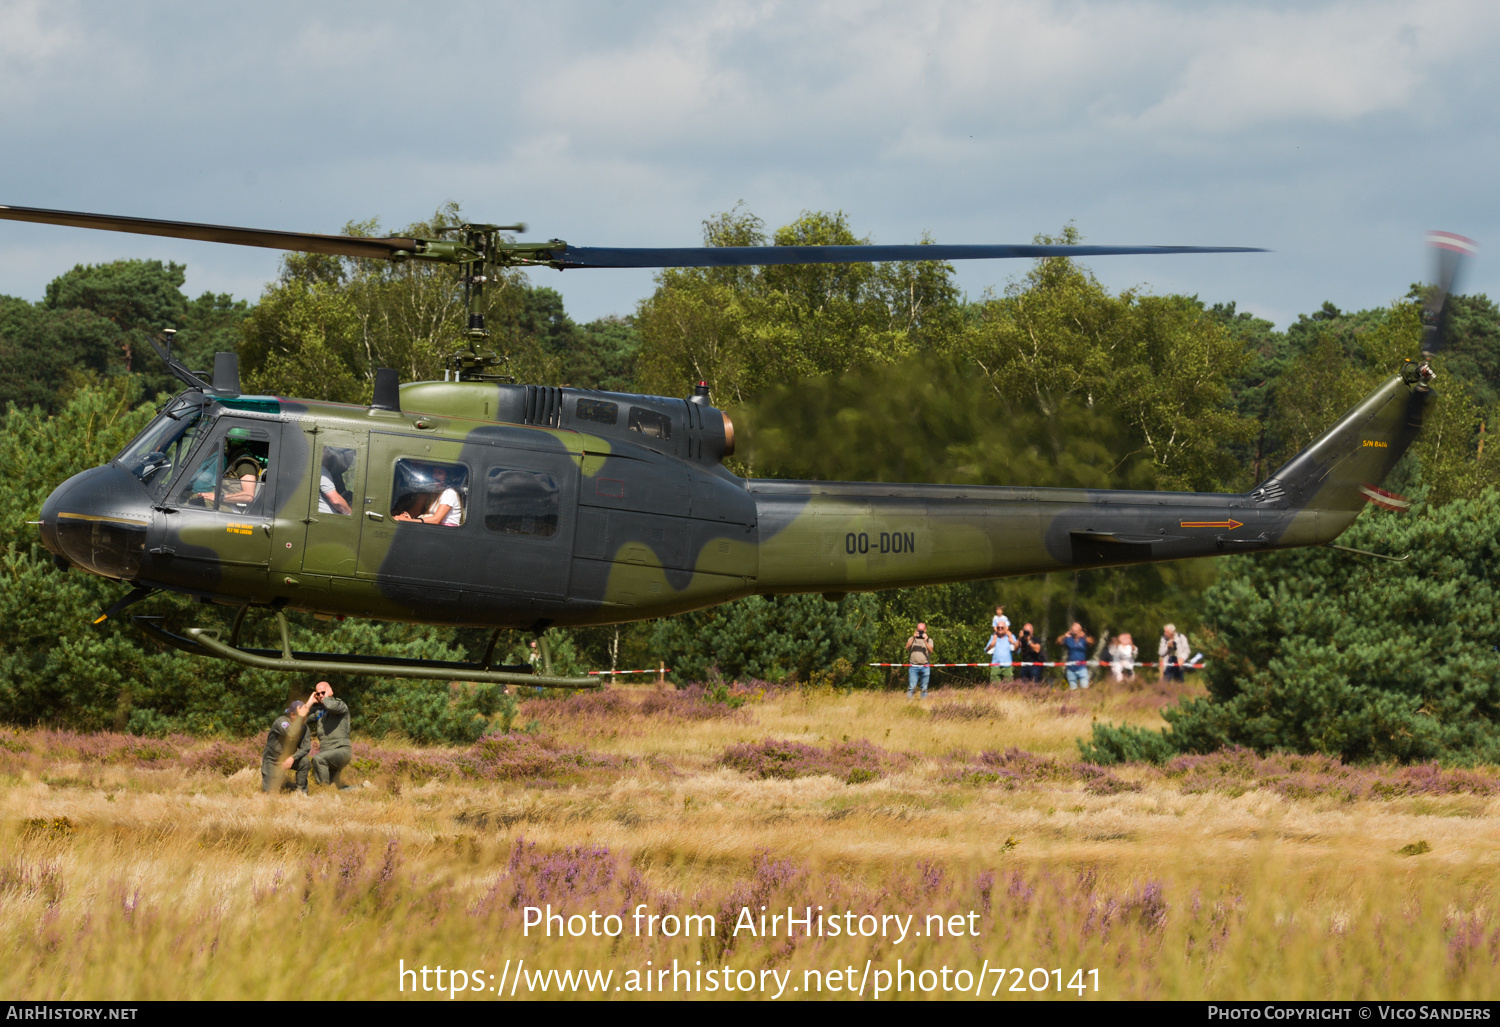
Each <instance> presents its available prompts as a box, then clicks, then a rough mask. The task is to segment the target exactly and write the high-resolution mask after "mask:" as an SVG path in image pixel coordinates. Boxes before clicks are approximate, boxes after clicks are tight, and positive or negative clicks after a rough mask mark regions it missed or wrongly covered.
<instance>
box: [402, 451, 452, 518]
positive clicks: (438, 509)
mask: <svg viewBox="0 0 1500 1027" xmlns="http://www.w3.org/2000/svg"><path fill="white" fill-rule="evenodd" d="M430 473H431V474H432V480H433V482H434V483H435V484H436V485H437V487H438V490H439V491H438V493H437V497H436V498H435V499H433V500H432V502H431V504H430V505H429V506H428V507H427V512H426V513H424V514H421V515H420V516H417V517H413V516H412V515H411V514H409V513H405V512H402V513H398V514H396V516H395V517H394V518H392V519H393V520H397V521H409V522H413V523H421V524H441V525H442V526H443V527H445V528H456V527H458V526H459V525H460V524H462V523H463V504H462V502H461V501H460V500H459V498H458V490H457V489H452V488H449V487H448V468H446V467H443V466H441V465H436V466H434V467H433V468H432V469H431V472H430Z"/></svg>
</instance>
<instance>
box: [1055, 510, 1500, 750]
mask: <svg viewBox="0 0 1500 1027" xmlns="http://www.w3.org/2000/svg"><path fill="white" fill-rule="evenodd" d="M1339 542H1340V544H1342V545H1348V546H1352V547H1356V548H1360V549H1368V550H1372V551H1374V552H1380V553H1390V554H1406V553H1410V554H1411V559H1410V560H1409V561H1407V562H1406V563H1402V564H1392V563H1389V562H1386V561H1382V560H1374V559H1370V558H1361V557H1357V556H1353V555H1350V554H1346V553H1339V552H1334V551H1330V550H1327V549H1307V550H1299V551H1293V552H1286V553H1273V554H1265V555H1261V556H1244V557H1238V558H1232V559H1230V560H1228V561H1226V566H1225V569H1224V572H1223V574H1222V575H1221V576H1220V578H1219V581H1218V582H1217V583H1216V584H1215V585H1214V586H1213V587H1212V588H1210V589H1209V590H1208V591H1207V593H1205V595H1204V599H1203V607H1204V612H1205V615H1206V618H1207V620H1208V622H1209V623H1210V624H1211V625H1212V626H1213V629H1214V630H1213V633H1212V634H1211V635H1205V636H1204V639H1203V643H1204V644H1203V648H1204V651H1205V653H1206V654H1207V656H1208V658H1209V665H1208V672H1207V677H1208V687H1209V696H1208V698H1206V699H1197V700H1192V701H1189V702H1185V703H1183V704H1181V705H1180V706H1178V707H1176V708H1174V709H1168V710H1166V711H1165V712H1164V714H1163V715H1164V716H1165V718H1166V720H1167V723H1168V724H1169V725H1170V728H1169V729H1168V730H1167V731H1166V732H1164V733H1156V732H1147V731H1140V730H1137V729H1131V728H1120V727H1115V726H1112V725H1103V724H1100V725H1095V728H1094V733H1093V738H1092V740H1091V741H1089V742H1082V743H1080V744H1081V745H1082V747H1083V750H1084V753H1085V755H1086V756H1088V758H1090V759H1095V760H1097V761H1098V762H1106V761H1110V762H1116V761H1119V760H1123V759H1152V760H1157V761H1159V760H1161V759H1162V758H1164V757H1165V756H1166V755H1170V754H1172V753H1202V752H1210V751H1213V750H1214V749H1218V748H1221V747H1223V746H1226V745H1241V746H1245V747H1247V748H1251V749H1255V750H1256V751H1257V752H1262V753H1264V752H1267V751H1271V750H1283V751H1288V752H1297V753H1314V752H1320V753H1327V754H1329V755H1336V756H1339V757H1341V758H1342V759H1344V760H1345V761H1346V762H1349V761H1361V760H1395V761H1399V762H1403V763H1409V762H1414V761H1419V760H1433V759H1440V760H1444V761H1448V762H1456V763H1472V762H1476V761H1483V762H1495V761H1497V760H1500V656H1497V654H1496V652H1495V650H1494V646H1495V643H1496V640H1497V637H1500V626H1497V623H1496V615H1497V610H1500V496H1497V495H1496V494H1495V493H1494V492H1493V491H1490V492H1486V493H1485V494H1483V495H1482V496H1481V497H1480V498H1478V499H1475V500H1456V501H1454V502H1452V503H1448V504H1447V505H1445V506H1442V507H1438V508H1431V507H1423V506H1420V505H1419V506H1417V507H1416V508H1414V511H1413V513H1411V514H1408V515H1399V514H1387V513H1378V512H1376V511H1373V510H1371V511H1369V512H1367V513H1365V514H1364V515H1363V516H1362V517H1360V519H1359V520H1358V521H1357V522H1356V523H1355V525H1354V526H1353V527H1352V528H1351V529H1350V530H1349V531H1348V532H1347V533H1346V534H1345V535H1344V536H1343V537H1342V538H1340V539H1339Z"/></svg>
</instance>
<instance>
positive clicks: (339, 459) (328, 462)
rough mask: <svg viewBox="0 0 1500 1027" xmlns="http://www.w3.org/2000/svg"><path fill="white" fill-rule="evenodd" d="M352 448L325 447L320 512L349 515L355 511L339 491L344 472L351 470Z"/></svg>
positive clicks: (319, 487) (320, 481)
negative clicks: (350, 457) (350, 456)
mask: <svg viewBox="0 0 1500 1027" xmlns="http://www.w3.org/2000/svg"><path fill="white" fill-rule="evenodd" d="M352 452H353V451H352V450H343V449H333V448H325V449H324V450H323V473H322V474H321V475H320V476H319V479H318V513H326V514H339V515H341V516H344V517H348V516H349V515H350V514H351V513H353V512H354V511H353V510H352V509H351V508H350V506H349V501H348V500H347V499H345V498H344V497H343V495H342V494H341V493H340V492H339V485H340V484H341V483H342V482H343V480H344V472H345V471H347V470H349V463H350V461H349V457H348V456H346V455H345V454H346V453H352Z"/></svg>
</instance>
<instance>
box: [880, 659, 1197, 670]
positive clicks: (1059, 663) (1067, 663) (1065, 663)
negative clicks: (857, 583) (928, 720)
mask: <svg viewBox="0 0 1500 1027" xmlns="http://www.w3.org/2000/svg"><path fill="white" fill-rule="evenodd" d="M865 666H867V667H1083V666H1089V667H1113V666H1114V662H1113V661H1111V660H1048V661H1046V662H1042V663H867V664H865ZM1128 666H1130V667H1156V666H1160V664H1157V663H1154V662H1153V663H1132V664H1129V665H1128ZM1167 666H1169V667H1182V668H1183V669H1184V670H1202V669H1203V666H1204V665H1203V663H1202V662H1201V661H1200V662H1198V663H1177V664H1170V663H1169V664H1167ZM1121 669H1122V670H1123V669H1125V668H1124V666H1123V665H1122V667H1121Z"/></svg>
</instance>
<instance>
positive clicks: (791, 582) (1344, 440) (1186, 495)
mask: <svg viewBox="0 0 1500 1027" xmlns="http://www.w3.org/2000/svg"><path fill="white" fill-rule="evenodd" d="M1430 396H1431V394H1430V391H1429V390H1427V389H1425V388H1416V387H1413V386H1412V385H1411V384H1409V383H1407V382H1406V381H1405V380H1404V379H1403V378H1402V377H1400V376H1396V377H1395V378H1393V379H1391V380H1390V381H1388V382H1386V383H1384V384H1383V385H1382V386H1381V387H1380V388H1378V389H1376V390H1375V391H1374V392H1373V393H1371V394H1370V395H1369V396H1367V397H1366V398H1365V399H1364V400H1363V401H1362V402H1361V403H1360V404H1359V405H1358V406H1356V407H1355V408H1354V409H1353V410H1351V411H1350V412H1349V413H1348V414H1346V415H1345V416H1344V417H1343V418H1342V419H1340V421H1339V422H1338V423H1337V424H1336V425H1334V426H1333V427H1332V428H1330V429H1329V430H1328V431H1327V432H1325V433H1324V434H1323V435H1322V436H1320V437H1319V438H1318V439H1317V440H1316V441H1315V442H1314V443H1313V444H1312V445H1311V446H1309V447H1308V448H1307V449H1305V450H1304V451H1303V452H1301V453H1299V454H1298V455H1297V456H1296V457H1294V458H1293V459H1292V460H1291V461H1290V462H1289V463H1288V464H1287V465H1286V466H1285V467H1283V468H1282V469H1281V470H1279V471H1277V473H1276V474H1275V475H1273V476H1272V477H1271V478H1270V479H1268V480H1267V481H1266V482H1265V483H1263V484H1262V485H1261V486H1259V487H1258V488H1256V489H1254V490H1252V491H1251V492H1249V493H1246V494H1241V495H1222V494H1216V493H1201V492H1138V491H1108V490H1093V489H1045V488H1038V489H1028V488H1008V487H972V486H961V485H898V484H879V483H860V482H813V481H777V480H765V479H753V480H750V481H748V482H746V488H747V490H748V491H749V493H750V494H751V496H752V497H753V498H754V499H755V502H756V508H757V519H758V521H759V532H760V576H759V581H758V591H760V592H762V593H778V592H783V593H784V592H824V593H829V594H839V593H845V592H857V591H875V590H879V589H886V588H903V587H910V586H914V585H930V584H941V583H945V582H953V581H975V580H982V579H986V578H1001V577H1010V576H1015V575H1022V574H1037V573H1042V572H1047V571H1057V570H1070V569H1075V568H1082V567H1104V566H1117V565H1124V564H1136V563H1155V562H1160V561H1166V560H1182V559H1189V558H1192V557H1203V556H1219V555H1223V554H1225V553H1234V552H1251V551H1257V550H1266V549H1285V548H1292V547H1296V546H1307V545H1318V544H1321V543H1324V542H1329V541H1332V540H1333V539H1335V538H1337V537H1338V536H1339V535H1340V534H1341V533H1342V532H1343V531H1344V529H1346V528H1347V527H1348V526H1349V525H1350V524H1351V523H1353V521H1354V518H1355V517H1357V516H1358V515H1359V512H1360V510H1362V509H1363V508H1364V505H1365V503H1366V502H1367V501H1368V498H1369V492H1368V490H1369V489H1374V488H1378V486H1379V485H1380V483H1381V482H1382V481H1383V480H1384V479H1385V476H1386V475H1387V474H1388V473H1389V471H1390V469H1391V468H1392V467H1393V466H1394V465H1395V463H1396V461H1397V460H1399V459H1400V458H1401V455H1402V454H1404V453H1405V451H1406V449H1407V448H1408V447H1409V446H1410V444H1411V442H1412V440H1413V439H1414V438H1415V437H1416V433H1417V430H1418V429H1419V428H1420V427H1421V419H1422V412H1423V410H1424V409H1425V406H1426V404H1427V403H1428V402H1429V401H1430ZM1387 495H1389V494H1387ZM1396 498H1397V499H1399V498H1400V497H1396Z"/></svg>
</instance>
